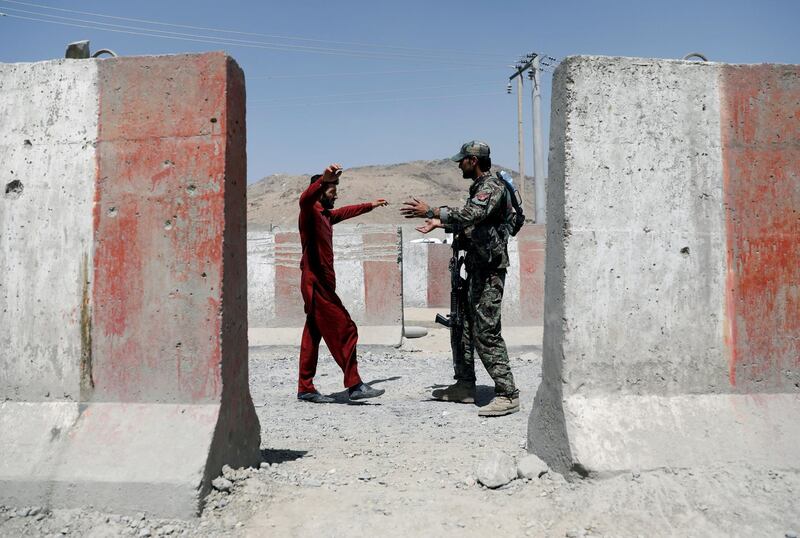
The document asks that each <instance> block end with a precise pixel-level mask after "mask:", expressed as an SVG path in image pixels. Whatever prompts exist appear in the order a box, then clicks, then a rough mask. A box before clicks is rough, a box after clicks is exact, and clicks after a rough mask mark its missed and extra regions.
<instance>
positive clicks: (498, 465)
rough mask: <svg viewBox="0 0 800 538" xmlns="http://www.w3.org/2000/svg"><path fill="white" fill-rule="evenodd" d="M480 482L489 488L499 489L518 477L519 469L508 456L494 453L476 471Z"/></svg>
mask: <svg viewBox="0 0 800 538" xmlns="http://www.w3.org/2000/svg"><path fill="white" fill-rule="evenodd" d="M475 472H476V478H477V479H478V482H480V483H481V484H483V485H484V486H486V487H487V488H499V487H500V486H504V485H506V484H508V483H509V482H511V481H512V480H514V479H515V478H516V477H517V467H516V465H514V460H513V458H512V457H511V456H509V455H508V454H504V453H502V452H492V453H491V454H489V456H487V457H486V459H484V460H483V461H482V462H481V463H480V464H478V467H477V468H476V469H475Z"/></svg>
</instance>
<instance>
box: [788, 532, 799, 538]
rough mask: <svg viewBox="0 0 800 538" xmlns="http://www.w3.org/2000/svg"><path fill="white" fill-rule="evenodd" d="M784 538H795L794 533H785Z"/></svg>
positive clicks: (795, 533)
mask: <svg viewBox="0 0 800 538" xmlns="http://www.w3.org/2000/svg"><path fill="white" fill-rule="evenodd" d="M786 538H797V532H796V531H786Z"/></svg>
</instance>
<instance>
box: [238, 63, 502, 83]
mask: <svg viewBox="0 0 800 538" xmlns="http://www.w3.org/2000/svg"><path fill="white" fill-rule="evenodd" d="M496 69H498V70H500V69H502V70H505V69H506V67H505V66H503V65H498V66H497V67H496ZM463 70H464V66H460V67H437V68H435V69H398V70H392V71H360V72H355V73H300V74H296V75H286V74H284V75H255V76H253V75H248V77H247V78H248V80H253V79H267V80H272V79H275V80H278V79H295V78H317V77H360V76H365V77H366V76H372V75H397V74H408V73H430V72H437V73H438V72H441V71H463Z"/></svg>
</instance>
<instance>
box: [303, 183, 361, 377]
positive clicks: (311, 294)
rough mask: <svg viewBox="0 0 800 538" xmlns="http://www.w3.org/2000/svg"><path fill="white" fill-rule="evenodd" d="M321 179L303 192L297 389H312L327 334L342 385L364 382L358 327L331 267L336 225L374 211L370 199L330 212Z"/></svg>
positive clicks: (328, 344)
mask: <svg viewBox="0 0 800 538" xmlns="http://www.w3.org/2000/svg"><path fill="white" fill-rule="evenodd" d="M324 187H325V185H324V183H322V180H321V179H320V180H317V181H315V182H314V183H312V184H311V185H310V186H309V187H308V188H307V189H306V190H305V192H304V193H303V194H302V195H301V196H300V219H299V222H298V225H299V228H300V242H301V244H302V245H303V256H302V258H301V259H300V269H301V277H300V292H301V293H302V295H303V303H304V305H305V311H306V324H305V327H304V328H303V339H302V341H301V343H300V365H299V366H300V367H299V376H298V377H299V379H298V383H297V392H298V393H302V392H314V391H316V388H315V387H314V375H315V374H316V371H317V359H318V356H319V342H320V339H324V340H325V343H326V344H327V346H328V349H329V350H330V352H331V355H333V358H334V360H335V361H336V363H337V364H338V365H339V367H340V368H341V369H342V372H343V373H344V386H345V387H353V386H355V385H357V384H359V383H361V376H359V374H358V361H357V359H356V345H357V344H358V329H357V328H356V324H355V323H353V320H352V319H350V314H348V313H347V309H345V307H344V305H343V304H342V301H341V300H340V299H339V296H338V295H336V273H335V272H334V270H333V225H334V224H336V223H337V222H341V221H343V220H346V219H349V218H352V217H356V216H358V215H361V214H363V213H366V212H367V211H371V210H372V204H358V205H351V206H345V207H342V208H340V209H334V210H332V211H329V210H327V209H325V208H323V207H322V204H320V202H319V198H320V196H321V194H322V191H323V190H324Z"/></svg>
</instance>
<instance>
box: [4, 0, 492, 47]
mask: <svg viewBox="0 0 800 538" xmlns="http://www.w3.org/2000/svg"><path fill="white" fill-rule="evenodd" d="M0 1H2V2H5V3H11V4H17V5H23V6H28V7H35V8H38V9H46V10H51V11H59V12H65V13H71V14H80V15H89V16H92V17H101V18H106V19H112V20H121V21H128V22H137V23H144V24H151V25H157V26H167V27H172V28H185V29H190V30H202V31H207V32H217V33H226V34H237V35H249V36H256V37H268V38H273V39H288V40H294V41H307V42H314V43H329V44H335V45H347V46H357V47H370V48H372V49H375V48H383V49H394V50H404V51H416V52H433V53H435V54H456V55H458V56H463V55H464V54H468V55H470V56H475V55H480V56H487V57H499V56H500V54H499V53H486V52H465V51H454V50H438V51H434V50H431V49H423V48H415V47H401V46H393V45H380V44H376V43H357V42H348V41H332V40H325V39H315V38H308V37H299V36H285V35H275V34H263V33H258V32H242V31H239V30H227V29H217V28H210V27H204V26H192V25H188V24H176V23H168V22H162V21H156V20H148V19H137V18H133V17H120V16H115V15H106V14H102V13H95V12H91V11H80V10H74V9H64V8H58V7H54V6H48V5H45V4H38V3H33V2H22V1H19V0H0ZM8 9H12V8H8ZM19 11H24V10H19ZM26 13H29V14H34V15H40V16H48V17H56V16H55V15H48V14H46V13H35V12H26ZM83 22H96V23H97V24H109V25H111V24H110V23H103V22H100V21H83ZM112 26H116V25H112ZM147 30H150V29H147ZM152 31H159V30H155V29H153V30H152ZM170 33H175V32H170ZM209 37H212V38H213V36H209ZM225 39H229V38H225ZM287 46H291V45H287Z"/></svg>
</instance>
